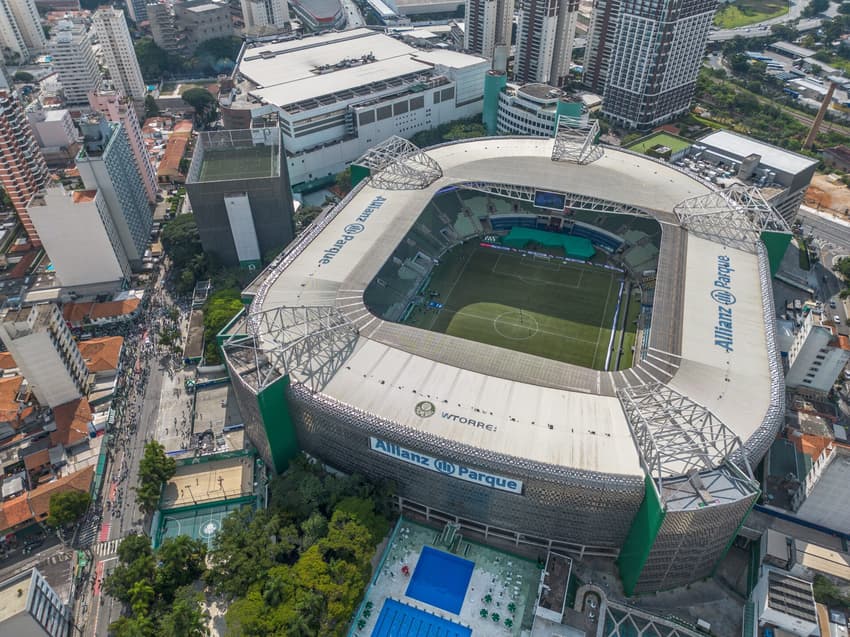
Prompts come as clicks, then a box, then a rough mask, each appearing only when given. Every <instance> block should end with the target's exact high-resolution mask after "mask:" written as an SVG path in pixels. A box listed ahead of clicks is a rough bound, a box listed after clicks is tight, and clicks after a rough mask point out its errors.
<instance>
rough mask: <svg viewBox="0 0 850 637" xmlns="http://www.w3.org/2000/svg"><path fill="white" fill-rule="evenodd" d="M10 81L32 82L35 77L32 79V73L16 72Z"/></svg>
mask: <svg viewBox="0 0 850 637" xmlns="http://www.w3.org/2000/svg"><path fill="white" fill-rule="evenodd" d="M12 79H13V80H15V81H16V82H32V81H33V80H34V79H35V77H33V74H32V73H27V72H26V71H16V72H15V74H14V75H13V76H12Z"/></svg>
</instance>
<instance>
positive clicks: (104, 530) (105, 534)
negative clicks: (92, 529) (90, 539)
mask: <svg viewBox="0 0 850 637" xmlns="http://www.w3.org/2000/svg"><path fill="white" fill-rule="evenodd" d="M111 530H112V522H104V523H103V524H101V525H100V533H99V534H98V536H97V541H98V542H106V540H108V539H109V532H110V531H111Z"/></svg>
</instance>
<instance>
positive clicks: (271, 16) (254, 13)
mask: <svg viewBox="0 0 850 637" xmlns="http://www.w3.org/2000/svg"><path fill="white" fill-rule="evenodd" d="M242 19H243V21H244V22H245V33H246V34H249V35H265V34H272V33H279V32H281V31H288V30H289V2H287V0H242Z"/></svg>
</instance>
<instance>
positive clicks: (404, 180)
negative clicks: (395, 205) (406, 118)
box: [354, 135, 443, 190]
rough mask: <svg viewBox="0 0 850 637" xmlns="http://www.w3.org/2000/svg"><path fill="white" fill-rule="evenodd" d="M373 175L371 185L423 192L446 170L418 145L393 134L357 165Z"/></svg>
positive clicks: (369, 151) (370, 151)
mask: <svg viewBox="0 0 850 637" xmlns="http://www.w3.org/2000/svg"><path fill="white" fill-rule="evenodd" d="M354 163H355V164H357V165H358V166H364V167H366V168H368V169H369V171H370V173H371V185H372V186H373V187H374V188H382V189H384V190H423V189H425V188H427V187H428V186H430V185H431V184H432V183H434V182H435V181H436V180H437V179H439V178H440V177H442V176H443V169H442V168H440V165H439V164H438V163H437V162H436V161H434V160H433V159H432V158H431V157H430V156H429V155H428V154H427V153H425V152H424V151H422V150H421V149H420V148H419V147H418V146H417V145H416V144H414V143H413V142H411V141H409V140H406V139H404V138H402V137H399V136H398V135H393V136H392V137H390V138H389V139H387V140H386V141H384V142H381V143H380V144H378V145H377V146H375V147H374V148H371V149H369V150H367V151H366V153H364V154H363V156H362V157H361V158H360V159H358V160H357V161H355V162H354Z"/></svg>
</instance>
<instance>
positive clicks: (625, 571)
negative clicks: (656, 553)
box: [617, 476, 666, 595]
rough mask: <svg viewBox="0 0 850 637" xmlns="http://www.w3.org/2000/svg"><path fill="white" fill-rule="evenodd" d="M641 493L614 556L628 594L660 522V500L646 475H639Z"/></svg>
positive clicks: (638, 577)
mask: <svg viewBox="0 0 850 637" xmlns="http://www.w3.org/2000/svg"><path fill="white" fill-rule="evenodd" d="M643 483H644V494H643V502H641V505H640V508H639V509H638V512H637V514H636V515H635V519H634V520H632V528H630V529H629V534H628V535H627V536H626V541H625V542H624V543H623V548H622V549H621V550H620V556H619V557H618V558H617V566H618V567H619V568H620V579H621V580H622V582H623V590H624V591H625V593H626V595H631V594H632V593H633V592H634V590H635V586H636V585H637V582H638V579H640V574H641V571H642V570H643V566H644V564H646V560H647V558H648V557H649V552H650V551H651V550H652V545H653V544H654V543H655V538H656V537H657V536H658V531H660V530H661V525H662V524H663V523H664V516H665V515H666V514H665V511H664V510H663V509H662V508H661V500H659V498H658V493H657V492H656V491H655V485H654V483H653V482H652V478H651V477H650V476H645V477H644V479H643Z"/></svg>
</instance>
